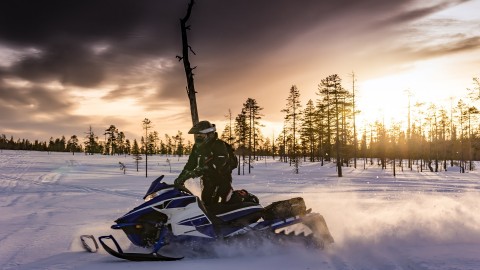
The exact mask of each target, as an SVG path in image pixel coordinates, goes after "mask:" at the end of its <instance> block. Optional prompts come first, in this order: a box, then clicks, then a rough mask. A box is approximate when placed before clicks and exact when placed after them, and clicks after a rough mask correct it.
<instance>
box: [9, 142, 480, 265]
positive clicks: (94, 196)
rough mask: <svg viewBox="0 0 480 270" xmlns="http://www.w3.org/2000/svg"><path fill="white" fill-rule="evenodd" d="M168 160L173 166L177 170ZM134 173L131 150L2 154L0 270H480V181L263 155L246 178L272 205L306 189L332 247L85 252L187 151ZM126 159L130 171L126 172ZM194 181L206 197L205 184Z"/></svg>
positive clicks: (240, 184) (242, 179)
mask: <svg viewBox="0 0 480 270" xmlns="http://www.w3.org/2000/svg"><path fill="white" fill-rule="evenodd" d="M167 159H169V160H170V163H171V165H172V168H171V172H170V168H169V166H168V162H167ZM148 160H149V177H148V178H145V171H144V169H143V166H144V164H143V163H142V164H141V168H140V171H139V172H137V171H136V169H135V164H134V160H133V158H132V157H130V156H127V157H124V156H100V155H95V156H85V155H83V154H78V153H77V154H76V155H74V156H73V155H71V154H68V153H50V154H48V153H43V152H27V151H7V150H3V151H2V152H1V153H0V207H1V208H0V228H1V230H0V266H1V269H2V270H7V269H9V270H10V269H51V270H53V269H102V270H109V269H115V270H118V269H136V270H141V269H154V267H158V268H161V269H169V270H174V269H196V270H201V269H209V270H212V269H425V270H426V269H480V256H479V255H480V215H479V214H478V213H480V209H479V208H480V203H479V201H478V195H479V191H480V183H479V182H480V181H479V180H480V177H479V174H478V172H477V171H471V172H468V173H464V174H460V173H459V172H458V168H455V167H453V168H450V167H449V168H448V171H447V172H444V171H442V172H439V173H431V172H426V171H424V172H417V168H416V166H415V167H414V171H410V170H409V169H407V168H404V170H403V171H401V170H400V168H398V169H397V176H396V177H393V174H392V171H391V168H389V169H387V170H385V171H382V170H381V169H380V168H379V167H378V166H377V165H376V164H375V165H373V166H370V165H368V166H367V169H366V170H364V169H363V162H361V161H359V163H358V164H359V165H358V167H357V169H354V168H352V167H349V168H344V177H342V178H338V177H337V176H336V172H335V167H334V166H333V164H326V165H325V166H323V167H321V166H320V164H318V163H309V162H304V163H303V164H302V166H301V168H300V174H298V175H296V174H294V173H293V170H292V167H290V166H288V164H286V163H281V162H279V161H278V160H272V159H271V158H270V159H267V160H266V161H265V160H262V161H258V162H257V163H256V164H255V166H254V168H253V170H252V174H250V175H248V174H246V175H240V176H239V175H236V173H234V175H233V177H234V185H235V187H236V188H245V189H247V190H248V191H250V192H252V193H254V194H255V195H257V196H258V197H259V198H260V201H261V203H262V204H263V205H268V204H269V203H271V202H273V201H277V200H283V199H288V198H292V197H298V196H301V197H303V198H304V199H305V201H306V203H307V206H308V207H311V208H312V209H313V211H314V212H318V213H321V214H322V215H323V216H324V217H325V220H326V222H327V224H328V226H329V228H330V231H331V233H332V235H333V237H334V238H335V243H334V244H333V245H331V246H329V247H328V248H327V249H325V250H318V249H308V248H306V247H303V246H298V245H293V244H292V245H288V246H278V245H274V244H273V243H271V242H268V240H265V241H263V242H262V243H261V244H259V245H257V246H254V247H252V246H251V245H249V244H248V243H241V242H239V243H236V242H234V243H218V244H217V245H215V246H207V247H206V249H208V250H210V252H207V253H204V254H195V253H192V252H189V250H188V248H185V250H184V252H185V254H188V255H190V256H187V257H186V258H185V259H184V260H181V261H176V262H128V261H122V260H120V259H117V258H114V257H112V256H110V255H108V254H106V252H105V251H103V250H101V249H100V251H99V252H98V253H88V252H85V251H83V249H82V247H81V244H80V241H79V236H80V235H82V234H93V235H95V236H100V235H109V234H113V235H114V236H115V237H116V238H118V240H119V242H120V244H121V245H122V246H123V247H128V245H129V242H128V240H127V239H126V237H125V236H124V235H123V233H122V232H117V231H113V230H111V229H110V225H112V224H113V221H114V220H115V219H116V218H118V217H120V216H121V215H123V214H124V213H126V212H127V211H129V210H131V209H132V208H133V207H135V206H137V205H138V204H140V203H141V201H142V200H141V198H142V197H143V195H144V193H145V191H146V190H147V188H148V186H149V185H150V182H151V181H152V180H154V179H155V178H156V177H157V176H159V175H162V174H164V175H165V179H166V181H167V182H172V181H173V179H174V178H175V176H176V175H178V173H179V172H180V170H181V168H182V167H183V164H184V163H185V162H186V157H182V158H178V157H165V156H155V157H149V159H148ZM119 162H123V163H124V164H126V166H127V171H126V174H123V171H121V170H120V167H119ZM187 187H189V188H190V189H192V190H194V191H195V192H197V193H198V191H199V184H198V181H196V180H190V181H189V182H187Z"/></svg>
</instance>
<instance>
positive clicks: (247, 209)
mask: <svg viewBox="0 0 480 270" xmlns="http://www.w3.org/2000/svg"><path fill="white" fill-rule="evenodd" d="M207 211H208V212H209V213H210V214H212V215H215V216H216V217H217V218H219V219H220V220H222V221H223V222H225V223H229V224H235V225H236V224H238V225H243V224H249V223H253V222H256V221H258V220H259V219H260V218H261V217H262V216H263V212H264V209H263V207H262V206H261V205H260V204H258V203H254V202H240V203H233V204H216V205H212V206H208V207H207Z"/></svg>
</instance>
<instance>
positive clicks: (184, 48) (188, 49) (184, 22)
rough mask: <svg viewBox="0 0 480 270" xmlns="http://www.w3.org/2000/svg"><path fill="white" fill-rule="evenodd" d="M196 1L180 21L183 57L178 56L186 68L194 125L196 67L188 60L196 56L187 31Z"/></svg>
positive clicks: (195, 117) (195, 120)
mask: <svg viewBox="0 0 480 270" xmlns="http://www.w3.org/2000/svg"><path fill="white" fill-rule="evenodd" d="M194 3H195V1H194V0H190V3H189V4H188V9H187V14H186V15H185V17H183V18H182V19H180V27H181V29H182V56H178V55H177V58H178V61H181V60H183V67H184V68H185V75H186V77H187V94H188V99H189V100H190V112H191V115H192V123H193V124H194V125H195V124H196V123H198V121H199V120H198V110H197V99H196V96H195V94H196V93H197V92H196V91H195V85H194V82H193V75H194V74H193V70H194V69H195V68H196V67H193V68H192V67H191V66H190V61H189V58H188V55H189V53H190V52H191V53H193V54H194V55H195V52H194V51H193V50H192V47H190V45H189V44H188V39H187V30H190V25H187V22H188V20H189V19H190V14H191V13H192V7H193V5H194Z"/></svg>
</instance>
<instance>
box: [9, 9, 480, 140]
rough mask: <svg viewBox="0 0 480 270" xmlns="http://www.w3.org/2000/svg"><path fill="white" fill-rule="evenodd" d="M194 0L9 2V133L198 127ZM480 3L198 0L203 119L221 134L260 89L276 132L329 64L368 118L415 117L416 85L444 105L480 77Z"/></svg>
mask: <svg viewBox="0 0 480 270" xmlns="http://www.w3.org/2000/svg"><path fill="white" fill-rule="evenodd" d="M188 2H189V1H187V0H162V1H154V0H141V1H138V0H135V1H133V0H131V1H130V0H121V1H118V0H103V1H94V0H82V1H79V0H77V1H61V0H50V1H46V0H41V1H24V0H16V1H13V0H9V1H4V2H3V3H2V8H1V9H0V134H6V135H7V136H10V135H13V136H14V137H15V138H18V137H21V138H28V139H32V140H33V139H40V140H48V139H49V138H50V137H51V136H53V137H54V138H56V137H60V136H62V135H65V136H66V137H67V138H69V137H70V136H71V135H74V134H75V135H77V136H79V137H83V136H85V132H87V131H88V128H89V126H92V128H93V130H94V132H95V133H96V134H97V135H101V134H103V133H104V130H105V129H106V128H108V127H109V126H110V125H115V126H116V127H117V128H118V129H119V130H120V131H124V132H125V133H126V135H127V138H130V139H134V138H136V139H139V138H140V136H141V134H142V125H141V123H142V120H143V119H144V118H148V119H150V120H151V121H152V123H153V125H154V129H155V130H156V131H158V132H159V134H161V135H163V134H166V133H168V134H169V135H175V134H176V133H177V132H178V131H181V132H182V133H183V134H186V133H187V131H188V129H189V128H190V126H191V116H190V108H189V102H188V98H187V93H186V90H185V89H186V88H185V87H186V79H185V74H184V71H183V64H182V63H181V62H179V61H178V60H177V59H176V56H177V55H180V54H181V35H180V18H182V17H183V16H184V15H185V13H186V9H187V5H188ZM478 10H480V1H479V0H475V1H473V0H471V1H468V0H455V1H441V0H440V1H420V0H404V1H383V0H364V1H358V0H355V1H354V0H328V1H316V0H300V1H286V0H275V1H273V0H264V1H252V0H246V1H225V0H197V1H196V3H195V6H194V7H193V11H192V16H191V20H190V24H191V31H189V33H188V34H189V43H190V45H191V47H192V49H193V51H194V52H195V53H196V55H190V62H191V64H192V66H196V67H197V68H196V69H195V70H194V73H195V87H196V90H197V92H198V93H197V103H198V111H199V115H200V120H210V121H211V122H213V123H216V124H217V126H218V129H219V131H220V132H221V131H222V130H223V126H224V125H225V123H226V122H227V118H226V115H228V112H229V110H231V112H232V114H233V117H235V116H236V115H237V114H238V113H240V110H241V107H242V104H243V103H244V102H245V101H246V100H247V98H254V99H256V100H257V102H258V104H259V105H260V106H261V107H263V108H264V109H263V114H264V116H263V119H262V122H263V123H264V124H265V127H264V135H265V136H269V137H271V136H272V135H273V134H278V133H279V132H280V129H281V126H282V124H283V117H284V115H283V113H282V112H281V110H282V109H283V108H284V107H285V104H286V98H287V96H288V91H289V89H290V88H291V86H292V85H296V86H297V87H298V89H299V90H300V94H301V100H302V103H303V104H306V102H307V101H308V100H309V99H312V100H313V101H316V99H318V96H317V95H316V92H317V91H318V90H317V89H318V84H319V83H320V81H321V80H322V79H323V78H325V77H327V76H328V75H331V74H338V75H339V76H340V77H341V78H342V79H343V80H342V85H343V86H344V87H345V88H346V89H349V90H351V89H352V82H353V80H352V76H351V74H352V73H354V74H355V85H356V87H355V88H356V93H357V102H358V107H359V110H361V111H362V113H361V115H359V116H358V117H359V119H358V123H361V124H362V123H366V121H375V120H378V119H380V116H381V117H382V118H383V119H385V118H387V119H392V120H395V121H403V120H402V119H405V114H406V107H407V104H408V94H406V91H407V90H408V91H410V93H412V96H411V99H412V100H413V101H422V102H436V103H444V104H446V102H449V101H448V100H450V98H451V97H453V98H459V97H463V96H464V93H465V92H466V89H467V88H472V87H473V81H472V78H474V77H479V76H480V16H478ZM413 101H412V102H413ZM445 106H446V105H445ZM394 118H395V119H394ZM269 133H270V134H269Z"/></svg>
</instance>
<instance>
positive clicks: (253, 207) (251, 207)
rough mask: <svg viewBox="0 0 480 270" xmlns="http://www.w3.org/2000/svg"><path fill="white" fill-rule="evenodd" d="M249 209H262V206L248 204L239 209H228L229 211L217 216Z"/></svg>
mask: <svg viewBox="0 0 480 270" xmlns="http://www.w3.org/2000/svg"><path fill="white" fill-rule="evenodd" d="M251 209H263V207H262V206H261V205H255V206H249V207H245V208H240V209H237V210H233V211H230V212H226V213H223V214H220V215H217V217H223V216H227V215H231V214H234V213H238V212H243V211H246V210H251Z"/></svg>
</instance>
